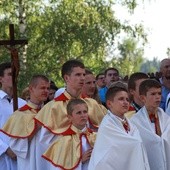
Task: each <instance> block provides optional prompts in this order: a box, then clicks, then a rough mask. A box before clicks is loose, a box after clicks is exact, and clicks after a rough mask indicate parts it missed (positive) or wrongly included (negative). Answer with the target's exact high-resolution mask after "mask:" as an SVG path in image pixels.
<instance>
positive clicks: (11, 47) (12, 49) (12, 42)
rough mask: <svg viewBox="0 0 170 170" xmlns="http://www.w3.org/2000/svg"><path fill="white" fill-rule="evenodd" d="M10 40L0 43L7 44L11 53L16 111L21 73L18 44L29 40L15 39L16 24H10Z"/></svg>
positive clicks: (0, 43)
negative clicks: (19, 75)
mask: <svg viewBox="0 0 170 170" xmlns="http://www.w3.org/2000/svg"><path fill="white" fill-rule="evenodd" d="M9 35H10V40H0V45H3V46H5V47H6V48H7V49H8V50H9V51H10V54H11V68H12V87H13V107H14V111H15V110H17V109H18V97H17V77H18V74H19V57H18V48H16V47H15V46H16V45H25V44H27V43H28V41H27V40H15V35H14V25H13V24H10V25H9Z"/></svg>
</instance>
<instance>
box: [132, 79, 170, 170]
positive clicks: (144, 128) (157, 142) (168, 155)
mask: <svg viewBox="0 0 170 170" xmlns="http://www.w3.org/2000/svg"><path fill="white" fill-rule="evenodd" d="M139 93H140V95H141V98H142V100H143V102H144V107H142V108H141V109H140V110H139V111H138V112H137V114H136V115H134V116H133V117H132V118H131V120H132V121H133V123H134V124H135V125H136V126H137V127H138V129H139V131H140V134H141V137H142V140H143V142H144V145H145V147H146V150H147V155H148V160H149V164H150V168H151V170H170V117H169V116H168V115H167V114H166V113H165V112H164V111H163V109H161V108H159V105H160V102H161V84H160V83H159V82H158V81H156V80H152V79H150V80H145V81H143V82H142V83H141V84H140V87H139Z"/></svg>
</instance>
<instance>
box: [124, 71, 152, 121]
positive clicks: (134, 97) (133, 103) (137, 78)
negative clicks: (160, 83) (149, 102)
mask: <svg viewBox="0 0 170 170" xmlns="http://www.w3.org/2000/svg"><path fill="white" fill-rule="evenodd" d="M146 79H149V76H148V75H147V74H145V73H143V72H136V73H133V74H131V76H130V77H129V80H128V91H129V96H130V107H129V110H128V112H127V113H126V114H125V116H126V117H128V118H130V117H131V116H132V115H133V114H135V113H136V112H137V111H138V110H139V109H141V107H143V105H144V103H143V101H142V100H141V98H140V94H139V86H140V84H141V82H143V81H144V80H146Z"/></svg>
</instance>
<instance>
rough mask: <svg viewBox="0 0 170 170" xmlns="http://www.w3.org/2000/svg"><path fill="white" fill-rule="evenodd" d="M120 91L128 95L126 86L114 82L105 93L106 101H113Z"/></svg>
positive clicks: (119, 82)
mask: <svg viewBox="0 0 170 170" xmlns="http://www.w3.org/2000/svg"><path fill="white" fill-rule="evenodd" d="M120 91H125V92H127V93H128V90H127V85H126V84H125V83H123V82H121V81H118V82H115V83H114V84H112V86H111V87H110V88H109V89H108V90H107V92H106V101H107V100H113V98H114V97H115V96H116V94H117V93H118V92H120Z"/></svg>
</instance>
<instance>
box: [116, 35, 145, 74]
mask: <svg viewBox="0 0 170 170" xmlns="http://www.w3.org/2000/svg"><path fill="white" fill-rule="evenodd" d="M137 45H138V43H137V40H135V39H134V38H128V39H124V40H123V42H122V43H121V44H119V45H118V49H119V51H120V56H119V57H118V58H117V60H118V67H119V70H120V72H121V74H122V75H124V76H125V75H130V74H132V73H134V72H137V71H139V70H140V66H141V64H142V62H143V49H142V48H139V47H138V46H137Z"/></svg>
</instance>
